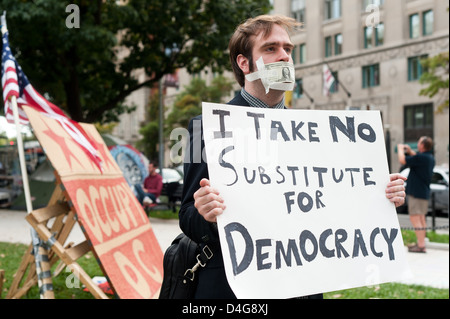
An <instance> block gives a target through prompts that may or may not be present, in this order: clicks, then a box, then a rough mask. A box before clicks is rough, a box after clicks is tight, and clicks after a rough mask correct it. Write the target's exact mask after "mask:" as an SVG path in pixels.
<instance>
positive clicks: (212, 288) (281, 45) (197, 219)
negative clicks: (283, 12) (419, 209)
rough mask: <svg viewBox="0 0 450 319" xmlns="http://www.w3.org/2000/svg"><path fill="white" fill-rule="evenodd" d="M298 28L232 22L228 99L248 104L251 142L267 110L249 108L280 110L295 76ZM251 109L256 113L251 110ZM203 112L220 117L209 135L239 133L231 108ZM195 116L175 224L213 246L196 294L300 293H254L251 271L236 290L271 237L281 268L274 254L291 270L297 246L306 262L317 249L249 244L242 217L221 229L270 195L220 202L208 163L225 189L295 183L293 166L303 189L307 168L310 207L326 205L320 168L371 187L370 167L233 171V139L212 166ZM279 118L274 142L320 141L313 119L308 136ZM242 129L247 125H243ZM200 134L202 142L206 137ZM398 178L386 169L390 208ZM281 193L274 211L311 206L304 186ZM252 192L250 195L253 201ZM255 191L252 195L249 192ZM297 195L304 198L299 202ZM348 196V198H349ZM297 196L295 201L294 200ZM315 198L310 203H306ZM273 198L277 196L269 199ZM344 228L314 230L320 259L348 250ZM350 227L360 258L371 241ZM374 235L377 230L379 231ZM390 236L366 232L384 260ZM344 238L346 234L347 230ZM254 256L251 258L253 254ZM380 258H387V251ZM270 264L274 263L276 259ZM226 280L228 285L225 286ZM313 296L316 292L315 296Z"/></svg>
mask: <svg viewBox="0 0 450 319" xmlns="http://www.w3.org/2000/svg"><path fill="white" fill-rule="evenodd" d="M299 26H300V24H299V23H298V22H296V21H295V20H294V19H292V18H287V17H283V16H267V15H264V16H259V17H256V18H252V19H249V20H247V21H246V22H244V23H243V24H241V25H240V26H238V27H237V29H236V31H235V33H234V35H233V36H232V38H231V40H230V44H229V50H230V59H231V64H232V67H233V72H234V74H235V77H236V80H237V81H238V83H239V84H240V85H241V87H242V89H241V92H240V93H239V94H238V95H237V96H236V97H235V98H234V99H233V100H232V101H230V102H229V103H228V104H229V105H237V106H248V107H252V108H249V109H248V110H247V108H244V109H246V111H245V113H243V117H240V118H244V119H245V118H246V119H247V120H249V122H248V123H250V125H247V124H243V125H247V127H250V131H251V132H252V137H253V138H254V139H255V144H256V143H258V141H260V140H261V139H264V138H265V136H264V134H265V133H264V130H263V129H261V128H264V125H265V124H266V122H265V121H264V119H265V118H267V117H266V113H264V112H259V111H258V109H255V108H267V109H269V110H274V109H284V108H285V106H284V93H285V91H289V90H292V89H293V86H294V83H295V79H294V78H293V76H294V67H293V63H292V56H291V53H292V49H293V47H294V46H293V44H292V42H291V40H290V37H289V32H290V31H292V30H294V29H295V28H297V27H299ZM231 108H233V107H231ZM238 109H241V108H236V110H238ZM253 109H254V110H255V111H252V110H253ZM208 111H211V114H212V116H214V117H215V119H216V122H217V123H220V125H219V126H218V127H219V130H216V131H214V132H212V133H211V136H213V139H218V140H230V139H232V138H233V136H236V135H237V134H236V131H234V130H233V129H229V127H227V125H228V124H229V123H230V122H231V121H229V120H228V121H227V118H228V117H229V116H230V111H229V110H228V109H224V108H220V107H217V108H213V109H211V108H208ZM204 112H205V108H204ZM275 112H277V111H275ZM289 112H290V111H289ZM282 113H284V112H282ZM274 114H278V113H274ZM231 115H233V114H231ZM203 120H205V118H203ZM329 120H330V122H329V124H330V129H331V131H333V130H334V132H335V134H338V133H336V132H338V131H339V130H341V131H345V130H344V129H343V126H344V124H343V123H342V122H341V121H340V120H339V119H337V118H333V116H329ZM201 121H202V117H201V116H199V117H196V118H194V119H193V120H192V121H191V123H190V125H189V133H190V141H189V147H188V149H187V156H186V160H185V164H184V172H185V177H184V194H183V201H182V206H181V209H180V227H181V229H182V230H183V232H184V233H185V234H186V235H187V236H189V237H190V238H191V239H193V240H194V241H196V242H198V243H201V244H208V246H210V247H212V248H213V252H214V256H213V257H212V259H211V260H210V261H209V263H208V264H207V265H206V267H205V268H201V269H200V271H199V274H198V276H199V283H198V287H197V291H196V298H235V297H236V296H237V297H246V298H257V297H260V296H262V297H267V296H268V297H271V298H272V297H274V298H277V297H279V298H280V297H281V298H284V297H295V296H298V295H299V294H297V295H296V290H295V288H294V289H293V290H292V292H287V293H279V294H277V291H275V293H272V294H264V293H261V294H259V293H258V292H257V290H258V289H259V288H258V285H261V284H262V285H263V283H262V282H261V281H260V282H255V280H254V279H252V278H257V277H249V278H250V279H249V280H250V281H249V282H250V285H253V286H255V287H256V292H255V290H253V292H252V289H249V290H246V289H247V287H244V288H243V289H241V287H240V285H241V284H240V283H237V284H235V283H234V279H236V278H238V277H239V276H241V277H244V276H246V272H245V271H246V270H247V268H248V269H250V268H252V267H253V268H257V269H258V271H259V270H263V271H264V269H268V268H271V267H272V266H271V265H272V263H269V262H268V261H267V258H268V257H267V256H269V252H268V247H270V246H271V245H272V242H273V243H274V245H275V243H276V253H275V254H274V256H275V257H273V258H274V259H273V260H274V261H275V259H276V268H277V269H278V268H287V267H284V266H282V262H281V261H280V258H282V257H280V256H281V255H284V257H285V258H284V259H285V261H286V264H290V265H289V268H294V267H291V266H292V265H293V264H295V261H297V266H300V265H302V262H301V260H300V253H299V252H302V253H303V257H306V259H308V258H309V260H307V261H308V262H312V261H313V259H314V258H315V256H316V255H314V258H312V256H313V254H312V253H310V252H309V251H306V250H305V249H306V248H305V247H297V242H295V240H294V239H290V237H289V238H288V239H286V238H285V239H283V240H285V241H286V240H288V243H287V244H283V242H282V241H281V240H280V241H276V238H272V237H269V239H259V238H256V236H254V235H255V234H252V235H253V239H257V240H256V241H255V242H256V248H254V247H253V240H252V238H251V237H252V236H250V233H251V230H247V229H246V227H244V226H243V225H242V223H238V222H233V223H231V222H230V223H228V224H226V225H225V227H222V226H223V225H224V224H221V222H220V221H221V220H225V216H226V215H230V216H231V215H232V213H233V214H234V213H236V211H239V210H241V211H239V214H241V215H245V214H248V216H253V215H252V213H254V211H258V210H259V208H257V207H259V206H258V205H261V203H264V202H265V201H272V198H271V196H270V195H269V197H267V196H266V195H264V192H263V191H261V193H258V192H257V190H259V189H260V188H256V187H255V188H254V189H255V191H254V192H253V193H255V192H256V194H257V195H254V194H248V193H242V194H241V196H239V197H240V198H241V199H238V198H236V197H233V198H227V201H225V200H224V196H222V195H223V194H222V193H220V194H219V192H218V190H217V189H216V188H213V187H212V186H211V184H210V181H209V177H210V174H209V173H210V172H211V169H214V173H215V172H216V171H219V170H220V171H221V172H224V173H225V174H226V175H227V177H225V179H229V181H228V182H227V185H226V186H228V188H230V189H231V188H233V186H236V185H239V187H241V186H240V185H242V187H245V185H243V184H252V185H255V184H256V183H257V182H256V180H258V182H259V184H261V185H262V186H264V185H263V184H266V185H267V184H271V185H277V184H280V186H282V185H281V184H283V183H284V184H285V185H287V184H288V183H290V184H289V186H292V185H296V186H297V188H298V187H299V185H300V180H297V179H296V178H298V176H297V175H295V173H296V172H297V171H303V172H304V175H303V177H302V183H303V186H304V187H308V186H309V184H310V181H309V179H308V178H307V176H308V175H307V174H316V175H315V176H317V180H318V181H319V184H318V189H317V190H316V191H315V194H313V195H311V196H310V197H311V205H314V207H317V209H319V208H321V207H325V206H326V205H328V203H325V204H324V199H323V197H322V195H323V192H322V191H321V189H322V187H324V185H323V184H324V181H323V180H322V178H324V177H325V174H326V173H327V174H328V175H330V173H331V172H333V175H330V176H333V178H334V182H335V183H336V184H338V183H340V181H341V180H343V178H344V176H343V174H344V171H345V172H347V174H348V176H349V177H348V181H349V183H350V181H351V186H349V187H353V186H354V183H356V181H354V177H355V178H356V175H353V174H356V173H355V172H358V173H359V174H360V176H361V177H362V181H363V182H362V183H364V185H367V187H370V186H371V185H372V184H375V182H374V181H372V180H371V177H370V173H371V171H372V170H373V169H372V168H369V167H361V168H355V167H346V168H325V167H319V166H318V167H316V166H315V165H314V167H313V166H311V167H308V166H307V165H298V166H294V165H292V164H288V165H286V166H284V167H282V165H281V163H277V164H275V165H274V166H273V168H272V172H274V173H272V175H269V173H268V171H266V170H265V169H264V168H263V167H262V166H258V167H257V168H255V169H253V170H252V169H250V168H248V167H244V168H243V170H239V172H238V169H239V168H238V167H237V165H234V164H233V163H231V161H229V160H228V156H229V155H230V154H232V153H233V151H234V150H235V149H234V146H233V145H228V146H226V147H225V148H223V151H222V152H221V153H220V154H219V155H218V157H219V162H218V163H214V165H213V163H212V161H215V160H216V158H217V157H216V158H214V157H211V158H210V157H209V155H210V154H213V153H210V152H209V153H208V152H207V154H208V159H209V160H208V164H207V163H206V161H205V156H204V154H203V151H204V141H203V134H204V133H205V134H206V133H207V132H206V131H205V132H203V130H202V124H201ZM348 121H349V120H347V126H346V129H347V131H346V135H347V137H348V138H349V139H352V138H355V136H354V135H355V134H356V133H354V132H353V133H352V132H351V129H350V124H349V122H348ZM226 123H227V124H226ZM245 123H247V122H245ZM283 123H284V122H283V121H282V120H279V121H276V120H272V121H271V125H272V127H271V128H272V135H271V138H270V139H271V140H272V141H274V140H278V139H280V140H282V141H283V142H287V141H289V142H290V141H291V140H292V139H294V140H296V139H297V140H298V141H300V140H302V141H303V140H307V142H309V144H311V145H316V144H317V143H315V142H318V141H319V139H320V137H319V135H318V133H317V134H316V132H315V129H319V126H318V124H317V123H315V122H313V121H311V122H308V124H307V127H308V129H309V130H308V133H307V134H306V138H305V137H304V134H303V135H302V133H301V131H300V130H301V127H302V126H303V124H304V123H303V122H296V123H295V121H292V131H291V128H290V127H289V129H287V127H286V125H284V124H283ZM290 125H291V123H289V126H290ZM242 129H246V128H245V127H243V128H242ZM273 129H276V130H273ZM370 129H371V127H370V125H368V124H366V123H361V124H360V125H359V126H358V133H359V137H363V138H367V139H370V134H371V131H370ZM288 131H289V132H292V135H291V136H288V135H289V134H288V133H287V132H288ZM273 132H275V133H273ZM367 132H369V133H367ZM352 134H353V135H352ZM367 134H368V135H367ZM374 134H375V132H374ZM308 138H309V139H308ZM337 138H338V137H337V135H336V139H337ZM205 140H207V138H206V137H205ZM251 143H253V142H251ZM209 151H210V150H209ZM214 155H215V154H214ZM293 160H296V161H297V162H299V161H300V160H302V159H301V158H297V159H295V158H294V159H293ZM208 165H210V167H209V169H210V171H208ZM216 168H217V169H216ZM251 171H253V175H252V174H251ZM275 171H276V172H275ZM256 172H259V177H258V179H257V177H256ZM308 172H309V173H308ZM339 172H340V173H342V175H339ZM252 176H253V177H252ZM270 176H271V177H270ZM310 176H311V175H310ZM288 178H290V180H289V182H287V179H288ZM238 180H239V182H238ZM245 181H246V183H245ZM403 183H404V180H403V177H401V176H400V175H399V174H393V175H390V182H387V183H386V184H387V186H386V188H385V193H386V197H387V198H388V199H389V201H390V202H392V203H394V204H395V206H400V205H402V204H403V202H404V197H405V192H404V186H403ZM261 185H258V187H260V186H261ZM349 185H350V184H349ZM277 187H278V186H277ZM228 188H225V189H224V190H226V191H228ZM261 189H262V188H261ZM383 189H384V188H383ZM283 194H284V195H283V196H281V197H280V198H281V200H282V204H280V205H279V206H277V207H276V209H275V210H277V211H283V216H293V215H294V213H295V210H298V209H299V208H300V209H302V210H303V209H305V210H303V212H305V211H306V210H310V209H311V207H313V206H311V207H310V205H307V204H305V205H306V206H307V207H306V206H305V207H303V205H304V203H305V201H306V202H307V200H308V198H309V197H308V198H306V197H305V198H306V199H305V198H303V197H302V196H303V195H301V194H305V196H306V192H299V194H298V195H297V194H294V192H289V191H285V192H284V193H283ZM248 195H249V196H248ZM250 195H251V196H250ZM252 196H253V198H254V199H253V200H252ZM254 196H257V197H256V198H255V197H254ZM258 196H260V197H258ZM308 196H309V195H308ZM242 197H243V200H244V202H242V203H241V204H243V206H242V207H244V204H245V205H250V206H249V207H245V208H241V209H239V208H236V207H234V206H235V205H236V203H237V202H239V201H242ZM277 198H278V197H277ZM278 199H279V198H278ZM303 199H305V201H304V200H303ZM349 200H351V199H350V198H349ZM296 201H297V203H295V202H296ZM313 201H314V204H312V203H313ZM389 201H388V202H389ZM273 202H275V200H274V201H273ZM280 203H281V202H280ZM226 205H227V206H226ZM263 205H264V204H263ZM230 206H233V208H230ZM283 206H284V207H283ZM325 209H326V208H323V210H325ZM252 211H253V212H252ZM223 213H224V214H223ZM222 214H223V215H222ZM220 215H222V216H221V217H220V218H221V219H220V220H219V226H218V225H217V217H218V216H220ZM273 216H278V215H273ZM222 218H223V219H222ZM251 218H253V217H251ZM273 218H277V217H273ZM283 218H284V217H283ZM294 218H296V217H294ZM254 219H259V217H258V216H256V215H255V217H254ZM281 231H283V230H281ZM333 231H334V233H333V238H335V239H336V246H335V249H329V248H330V247H328V248H326V247H325V246H326V245H325V240H326V238H328V237H329V236H331V233H332V232H333ZM344 232H345V231H344V230H343V229H337V230H331V229H326V230H323V231H322V232H321V234H320V233H319V234H318V235H317V237H319V236H320V240H321V241H320V249H321V252H322V253H323V254H322V255H324V258H331V257H336V256H337V258H340V257H341V254H342V255H343V256H345V255H346V253H347V252H346V251H345V249H344V247H343V246H342V245H340V244H341V243H342V241H343V239H342V238H343V236H344ZM219 233H220V236H219ZM237 233H240V234H242V235H243V237H244V240H245V243H244V245H243V246H244V247H246V248H245V249H244V250H245V251H244V252H243V254H244V256H243V257H242V255H239V254H242V252H240V253H237V252H236V251H237V249H235V248H236V247H237V248H239V246H242V243H240V242H238V239H236V236H235V237H233V236H232V234H237ZM300 233H301V235H300V241H299V245H300V246H301V245H302V243H303V244H305V243H306V242H313V245H314V240H316V239H315V237H314V234H313V233H312V232H311V231H309V230H308V231H307V230H304V231H303V232H300ZM354 233H355V239H354V242H355V244H354V247H356V248H355V249H354V250H353V257H355V256H358V254H359V251H361V254H362V255H364V256H366V254H367V255H368V253H367V249H366V246H367V247H369V245H365V242H364V240H363V237H362V236H363V231H361V230H360V229H359V228H357V229H355V231H354ZM378 234H379V236H377V235H378ZM381 234H383V235H381ZM247 235H248V236H247ZM298 235H299V234H298V233H297V235H296V236H297V239H298V238H299V237H298ZM395 235H396V232H395V231H394V232H393V231H391V232H390V233H389V231H388V230H387V229H385V228H375V229H374V230H372V231H371V234H370V235H369V236H370V247H371V248H370V249H371V251H372V252H373V254H374V255H377V256H376V257H381V255H383V253H380V251H379V250H378V251H377V249H378V248H377V247H376V246H375V241H376V240H377V239H376V238H384V239H385V244H386V245H387V246H386V247H388V248H389V252H390V254H389V256H390V257H389V258H391V259H392V258H394V257H393V250H394V248H393V241H394V239H395V237H396V236H395ZM288 236H290V235H288ZM345 236H347V233H346V232H345ZM219 237H220V238H222V248H223V247H224V245H228V246H225V247H227V249H226V252H225V251H224V255H225V256H226V258H224V257H225V256H222V249H221V245H220V241H219ZM225 237H226V241H227V243H224V240H223V238H225ZM330 238H331V237H330ZM367 241H368V239H367ZM241 242H242V238H241ZM327 243H328V242H327ZM377 243H378V242H377ZM240 244H241V245H240ZM283 245H284V246H283ZM318 245H319V242H316V246H315V248H317V247H318ZM296 249H297V250H296ZM241 250H242V249H241ZM316 250H317V249H316ZM254 252H255V253H254ZM280 252H282V253H280ZM253 253H254V254H253ZM332 255H333V256H332ZM253 256H256V257H255V258H253ZM385 256H388V254H387V250H386V253H385ZM291 257H294V258H291ZM290 258H291V259H292V260H291V259H290ZM225 259H226V261H227V262H228V263H227V267H225V268H227V275H228V280H227V276H226V274H225V269H224V260H225ZM230 259H231V262H230ZM265 259H266V260H265ZM288 259H289V261H288ZM294 259H295V260H294ZM317 259H319V258H317ZM255 260H257V261H255ZM307 261H303V263H306V262H307ZM252 262H253V263H255V264H256V263H257V266H256V265H255V266H253V264H252V267H249V265H250V263H252ZM229 264H232V266H230V265H229ZM273 264H274V265H275V262H274V263H273ZM272 268H275V267H272ZM305 268H306V267H305ZM328 271H329V270H328ZM230 278H231V279H233V280H232V281H233V284H229V283H230ZM297 278H299V277H297ZM300 278H301V277H300ZM252 280H253V281H252ZM245 285H246V284H245V283H244V286H245ZM302 285H303V283H302V282H301V281H294V282H292V283H291V284H290V286H302ZM230 286H231V287H232V288H233V289H231V288H230ZM264 287H265V288H262V289H259V290H264V289H266V290H270V284H269V286H264ZM312 291H313V290H312ZM321 291H322V290H320V289H318V290H317V291H313V293H314V294H316V293H318V292H321ZM311 297H319V298H320V297H321V294H318V295H314V296H311Z"/></svg>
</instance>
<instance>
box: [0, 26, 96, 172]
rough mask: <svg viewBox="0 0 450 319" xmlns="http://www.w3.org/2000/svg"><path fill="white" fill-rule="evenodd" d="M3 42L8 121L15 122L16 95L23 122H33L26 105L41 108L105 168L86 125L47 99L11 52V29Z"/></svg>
mask: <svg viewBox="0 0 450 319" xmlns="http://www.w3.org/2000/svg"><path fill="white" fill-rule="evenodd" d="M2 41H3V50H2V51H3V52H2V88H3V101H4V105H5V106H4V107H5V117H6V120H7V121H8V122H9V123H14V116H13V111H12V105H11V104H12V103H11V97H13V96H15V97H16V98H17V106H18V110H19V121H20V123H21V124H23V125H25V124H28V122H29V121H28V117H27V115H26V113H25V112H24V111H23V109H22V106H23V105H28V106H31V107H33V108H34V109H36V110H37V111H39V112H41V113H43V114H45V115H47V116H50V117H52V118H54V119H56V120H57V121H58V122H59V123H60V124H61V126H62V127H63V128H64V129H65V130H66V132H67V133H68V134H69V135H70V136H71V137H72V138H73V139H74V140H75V142H77V143H78V144H79V145H80V146H81V147H82V149H83V150H84V151H85V153H86V154H87V155H88V156H89V157H90V158H91V159H92V160H93V161H94V162H95V164H96V165H97V166H98V168H99V169H100V171H102V159H101V157H100V156H99V153H98V151H97V149H96V147H95V146H94V145H95V144H94V143H93V142H92V141H91V140H90V139H89V137H88V135H87V134H86V132H85V131H84V130H83V128H82V127H81V126H80V125H79V124H78V123H77V122H76V121H73V120H71V119H69V118H68V117H67V116H66V115H65V114H64V112H63V111H62V110H61V109H60V108H59V107H57V106H56V105H54V104H52V103H51V102H49V101H47V100H46V99H45V98H44V97H43V96H42V95H41V94H39V92H37V91H36V90H35V89H34V88H33V86H32V85H31V84H30V82H29V81H28V78H27V77H26V75H25V73H23V71H22V69H21V67H20V65H19V64H18V63H17V61H16V59H15V58H14V56H13V55H12V54H11V50H10V48H9V40H8V31H6V32H5V33H4V34H3V37H2Z"/></svg>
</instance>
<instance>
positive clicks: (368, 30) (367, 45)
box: [364, 27, 373, 49]
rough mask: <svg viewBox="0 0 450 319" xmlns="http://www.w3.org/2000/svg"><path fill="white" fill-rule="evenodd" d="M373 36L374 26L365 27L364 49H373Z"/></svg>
mask: <svg viewBox="0 0 450 319" xmlns="http://www.w3.org/2000/svg"><path fill="white" fill-rule="evenodd" d="M372 38H373V28H372V27H364V49H371V48H372V47H373V45H372Z"/></svg>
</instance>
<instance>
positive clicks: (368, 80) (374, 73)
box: [362, 64, 380, 88]
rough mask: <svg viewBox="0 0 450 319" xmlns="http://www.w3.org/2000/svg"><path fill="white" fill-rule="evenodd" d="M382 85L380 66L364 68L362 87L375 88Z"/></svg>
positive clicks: (374, 65) (373, 65)
mask: <svg viewBox="0 0 450 319" xmlns="http://www.w3.org/2000/svg"><path fill="white" fill-rule="evenodd" d="M378 85H380V65H379V64H372V65H367V66H363V68H362V87H363V88H368V87H374V86H378Z"/></svg>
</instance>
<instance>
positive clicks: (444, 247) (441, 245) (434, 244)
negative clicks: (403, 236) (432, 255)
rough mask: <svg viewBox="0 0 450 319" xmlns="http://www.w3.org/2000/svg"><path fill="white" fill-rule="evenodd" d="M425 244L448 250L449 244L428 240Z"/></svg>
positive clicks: (433, 247)
mask: <svg viewBox="0 0 450 319" xmlns="http://www.w3.org/2000/svg"><path fill="white" fill-rule="evenodd" d="M425 246H426V247H427V248H431V249H439V250H448V246H449V244H444V243H434V242H426V244H425Z"/></svg>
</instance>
